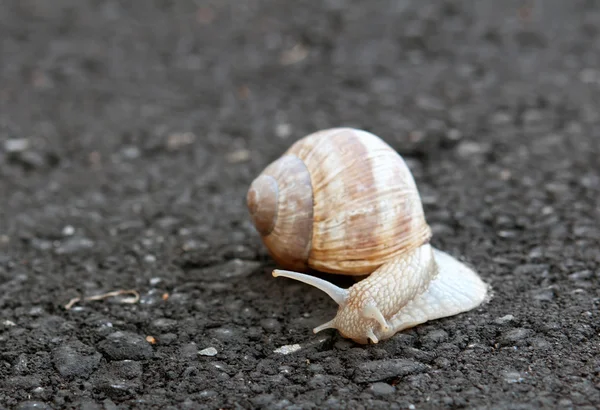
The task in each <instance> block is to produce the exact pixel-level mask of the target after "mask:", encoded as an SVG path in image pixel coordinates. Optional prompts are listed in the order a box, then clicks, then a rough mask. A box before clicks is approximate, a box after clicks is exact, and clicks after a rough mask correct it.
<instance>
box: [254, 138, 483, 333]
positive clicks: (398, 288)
mask: <svg viewBox="0 0 600 410" xmlns="http://www.w3.org/2000/svg"><path fill="white" fill-rule="evenodd" d="M247 203H248V208H249V211H250V214H251V217H252V220H253V223H254V225H255V226H256V229H257V231H258V232H259V233H260V235H261V238H262V240H263V242H264V244H265V246H266V247H267V249H268V250H269V253H270V255H271V256H272V257H273V259H274V260H275V261H276V262H277V264H278V265H280V266H281V267H282V269H277V270H275V271H273V276H275V277H277V276H283V277H287V278H291V279H294V280H298V281H301V282H304V283H307V284H309V285H312V286H314V287H316V288H318V289H321V290H322V291H324V292H326V293H327V294H328V295H329V296H330V297H331V298H332V299H333V300H334V301H335V302H336V303H337V304H338V305H339V308H338V312H337V315H336V316H335V317H334V318H333V319H332V320H330V321H329V322H327V323H324V324H322V325H321V326H318V327H316V328H315V329H314V330H313V331H314V332H315V333H317V332H320V331H322V330H324V329H329V328H333V329H337V330H338V331H339V332H340V334H341V335H342V336H344V337H347V338H350V339H352V340H354V341H356V342H358V343H362V344H366V343H369V342H372V343H377V342H379V341H381V340H385V339H388V338H390V337H392V336H393V335H394V334H395V333H397V332H399V331H401V330H403V329H407V328H410V327H413V326H416V325H418V324H421V323H424V322H427V321H429V320H434V319H439V318H442V317H447V316H452V315H456V314H458V313H461V312H466V311H468V310H471V309H474V308H475V307H477V306H479V305H480V304H481V303H482V302H483V301H484V300H485V299H486V296H487V292H488V286H487V285H486V284H485V283H484V282H483V281H482V280H481V279H480V278H479V276H478V275H477V274H476V273H475V272H474V271H473V270H472V269H470V268H469V267H467V266H466V265H465V264H463V263H461V262H460V261H458V260H457V259H455V258H454V257H452V256H451V255H449V254H447V253H445V252H442V251H440V250H438V249H435V248H433V247H432V246H431V245H430V244H429V239H430V237H431V230H430V228H429V226H428V225H427V223H426V221H425V217H424V214H423V208H422V205H421V201H420V196H419V193H418V191H417V188H416V184H415V181H414V179H413V177H412V175H411V173H410V171H409V169H408V167H407V166H406V164H405V163H404V160H403V159H402V158H401V157H400V155H398V154H397V153H396V152H395V151H394V150H393V149H392V148H391V147H389V146H388V145H387V144H386V143H385V142H383V141H382V140H381V139H379V138H378V137H377V136H375V135H373V134H370V133H368V132H365V131H361V130H355V129H352V128H334V129H329V130H324V131H319V132H316V133H314V134H311V135H309V136H307V137H304V138H303V139H301V140H299V141H297V142H296V143H295V144H293V145H292V147H291V148H290V149H289V150H288V151H287V152H286V153H285V154H284V155H283V156H282V157H280V158H279V159H278V160H276V161H275V162H273V163H272V164H271V165H269V166H268V167H267V168H266V169H265V170H264V171H263V173H261V175H259V176H258V177H257V178H256V179H255V180H254V182H253V183H252V185H251V186H250V189H249V191H248V196H247ZM308 269H315V270H319V271H322V272H328V273H334V274H345V275H356V276H359V275H360V276H364V275H368V276H367V277H366V278H364V279H362V280H360V281H359V282H357V283H356V284H355V285H353V286H352V287H350V288H349V289H342V288H339V287H337V286H335V285H333V284H331V283H330V282H327V281H325V280H322V279H319V278H316V277H314V276H312V275H307V274H305V273H300V272H306V271H307V270H308Z"/></svg>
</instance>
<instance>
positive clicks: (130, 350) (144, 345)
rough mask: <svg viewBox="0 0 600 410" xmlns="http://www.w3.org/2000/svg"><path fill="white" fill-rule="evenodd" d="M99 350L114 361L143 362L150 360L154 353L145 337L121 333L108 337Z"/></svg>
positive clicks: (99, 346) (101, 343)
mask: <svg viewBox="0 0 600 410" xmlns="http://www.w3.org/2000/svg"><path fill="white" fill-rule="evenodd" d="M98 348H99V349H100V350H101V351H102V352H103V353H104V354H105V355H106V356H108V357H109V358H110V359H112V360H125V359H131V360H143V359H149V358H150V357H152V355H153V353H154V352H153V351H152V347H151V345H150V344H149V343H148V342H147V341H146V339H145V338H144V337H143V336H140V335H138V334H135V333H131V332H121V331H119V332H114V333H111V334H110V335H108V336H107V337H106V339H104V340H103V341H102V342H100V344H99V345H98Z"/></svg>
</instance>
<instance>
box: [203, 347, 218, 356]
mask: <svg viewBox="0 0 600 410" xmlns="http://www.w3.org/2000/svg"><path fill="white" fill-rule="evenodd" d="M198 354H200V355H202V356H216V355H217V349H215V348H214V347H207V348H206V349H202V350H200V351H199V352H198Z"/></svg>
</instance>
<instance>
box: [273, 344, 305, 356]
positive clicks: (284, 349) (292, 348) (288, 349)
mask: <svg viewBox="0 0 600 410" xmlns="http://www.w3.org/2000/svg"><path fill="white" fill-rule="evenodd" d="M300 349H302V346H300V345H299V344H294V345H285V346H281V347H279V348H277V349H275V350H273V352H274V353H279V354H290V353H294V352H297V351H298V350H300Z"/></svg>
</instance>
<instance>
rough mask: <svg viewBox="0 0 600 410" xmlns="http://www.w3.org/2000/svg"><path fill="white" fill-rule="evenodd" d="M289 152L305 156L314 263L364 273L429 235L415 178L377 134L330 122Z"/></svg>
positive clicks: (325, 268) (333, 269) (332, 270)
mask: <svg viewBox="0 0 600 410" xmlns="http://www.w3.org/2000/svg"><path fill="white" fill-rule="evenodd" d="M286 154H288V155H290V154H291V155H295V156H297V157H298V158H300V159H301V160H302V161H303V162H304V164H305V165H306V167H307V169H308V170H309V172H310V177H311V181H312V189H313V196H314V210H313V214H314V222H313V235H312V236H313V240H312V247H311V252H310V256H309V260H308V265H309V266H310V267H311V268H313V269H316V270H319V271H323V272H329V273H340V274H346V275H365V274H369V273H371V272H373V271H374V270H376V269H377V268H378V267H379V266H381V265H382V264H383V263H385V262H386V261H388V260H390V259H391V258H394V257H396V256H398V255H401V254H402V253H404V252H408V251H411V250H413V249H415V248H417V247H419V246H421V245H422V244H424V243H426V242H428V241H429V239H430V237H431V230H430V228H429V226H428V224H427V223H426V221H425V216H424V212H423V208H422V205H421V198H420V195H419V192H418V190H417V187H416V183H415V181H414V178H413V176H412V174H411V172H410V170H409V168H408V166H407V165H406V163H405V162H404V160H403V159H402V157H401V156H400V155H399V154H398V153H397V152H396V151H395V150H394V149H393V148H391V147H390V146H389V145H388V144H387V143H385V142H384V141H383V140H382V139H380V138H379V137H377V136H375V135H373V134H371V133H369V132H366V131H361V130H357V129H353V128H332V129H327V130H323V131H318V132H315V133H313V134H310V135H308V136H306V137H304V138H303V139H301V140H299V141H297V142H296V143H295V144H294V145H292V146H291V147H290V149H289V150H288V151H287V152H286Z"/></svg>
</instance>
